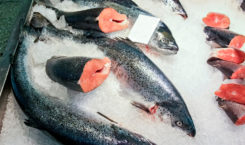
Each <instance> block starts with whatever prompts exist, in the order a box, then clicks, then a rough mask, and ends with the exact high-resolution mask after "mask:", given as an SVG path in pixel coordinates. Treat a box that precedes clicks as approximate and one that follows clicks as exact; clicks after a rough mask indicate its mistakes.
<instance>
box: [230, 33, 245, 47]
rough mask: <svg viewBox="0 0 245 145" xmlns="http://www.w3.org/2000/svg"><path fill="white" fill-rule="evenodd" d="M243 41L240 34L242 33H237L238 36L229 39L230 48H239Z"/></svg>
mask: <svg viewBox="0 0 245 145" xmlns="http://www.w3.org/2000/svg"><path fill="white" fill-rule="evenodd" d="M244 43H245V36H242V35H238V36H235V37H234V38H233V39H232V40H231V41H230V44H229V47H230V48H237V49H240V48H242V47H243V44H244Z"/></svg>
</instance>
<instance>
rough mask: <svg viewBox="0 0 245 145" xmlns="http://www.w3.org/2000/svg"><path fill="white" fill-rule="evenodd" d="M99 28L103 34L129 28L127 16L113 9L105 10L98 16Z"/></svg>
mask: <svg viewBox="0 0 245 145" xmlns="http://www.w3.org/2000/svg"><path fill="white" fill-rule="evenodd" d="M98 21H99V28H100V30H101V31H102V32H104V33H111V32H115V31H120V30H123V29H125V28H127V27H128V26H129V22H128V19H127V16H126V15H125V14H120V13H118V12H117V11H116V10H115V9H113V8H105V9H104V10H103V11H102V12H101V13H100V15H99V16H98Z"/></svg>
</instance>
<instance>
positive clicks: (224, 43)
mask: <svg viewBox="0 0 245 145" xmlns="http://www.w3.org/2000/svg"><path fill="white" fill-rule="evenodd" d="M204 32H205V33H206V34H207V41H214V42H215V43H217V44H218V45H220V46H221V47H223V48H226V47H228V46H229V44H230V41H231V40H232V39H233V38H234V37H235V36H237V35H239V34H237V33H234V32H232V31H230V30H227V29H221V28H213V27H209V26H206V27H205V28H204Z"/></svg>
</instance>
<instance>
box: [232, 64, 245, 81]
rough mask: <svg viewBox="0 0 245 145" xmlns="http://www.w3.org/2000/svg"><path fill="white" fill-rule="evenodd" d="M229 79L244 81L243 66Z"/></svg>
mask: <svg viewBox="0 0 245 145" xmlns="http://www.w3.org/2000/svg"><path fill="white" fill-rule="evenodd" d="M231 79H245V66H241V67H240V68H238V69H237V70H236V71H235V72H234V73H233V74H232V76H231Z"/></svg>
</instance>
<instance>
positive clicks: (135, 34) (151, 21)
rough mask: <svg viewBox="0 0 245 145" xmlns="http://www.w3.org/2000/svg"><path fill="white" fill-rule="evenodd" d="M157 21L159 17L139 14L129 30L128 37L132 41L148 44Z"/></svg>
mask: <svg viewBox="0 0 245 145" xmlns="http://www.w3.org/2000/svg"><path fill="white" fill-rule="evenodd" d="M159 21H160V19H159V18H156V17H152V16H146V15H139V17H138V18H137V20H136V22H135V23H134V26H133V27H132V29H131V31H130V32H129V35H128V38H129V39H130V40H131V41H134V42H139V43H143V44H148V43H149V41H150V39H151V36H152V34H153V33H154V31H155V29H156V27H157V26H158V23H159Z"/></svg>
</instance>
